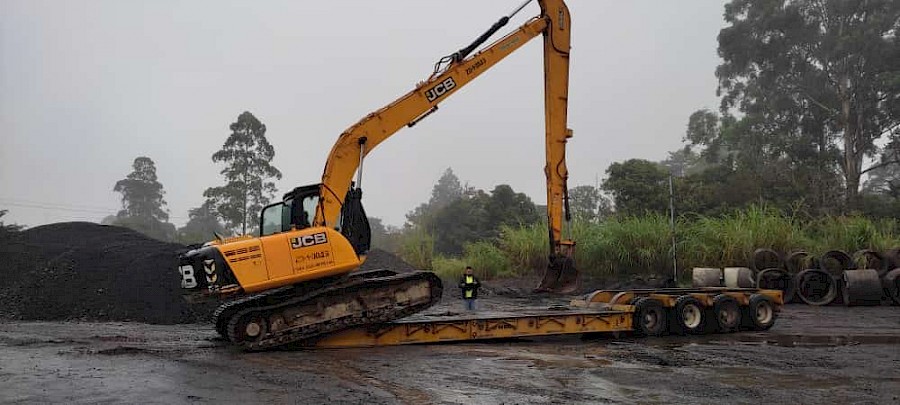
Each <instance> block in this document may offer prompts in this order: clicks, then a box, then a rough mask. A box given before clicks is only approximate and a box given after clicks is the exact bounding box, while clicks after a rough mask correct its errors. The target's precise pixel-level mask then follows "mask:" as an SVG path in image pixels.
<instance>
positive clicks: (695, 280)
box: [691, 267, 722, 287]
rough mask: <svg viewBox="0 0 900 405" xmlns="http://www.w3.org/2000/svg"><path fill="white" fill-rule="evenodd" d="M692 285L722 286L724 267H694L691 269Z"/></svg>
mask: <svg viewBox="0 0 900 405" xmlns="http://www.w3.org/2000/svg"><path fill="white" fill-rule="evenodd" d="M691 285H693V286H694V287H721V286H722V269H719V268H712V267H694V269H693V270H692V271H691Z"/></svg>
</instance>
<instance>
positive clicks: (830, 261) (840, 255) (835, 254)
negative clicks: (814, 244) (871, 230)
mask: <svg viewBox="0 0 900 405" xmlns="http://www.w3.org/2000/svg"><path fill="white" fill-rule="evenodd" d="M819 265H820V267H821V269H822V270H825V271H827V272H828V274H831V275H832V276H834V277H841V274H843V272H844V270H853V269H855V268H856V265H855V264H854V263H853V258H852V257H850V255H848V254H847V252H844V251H843V250H829V251H827V252H825V254H823V255H822V257H821V258H820V259H819Z"/></svg>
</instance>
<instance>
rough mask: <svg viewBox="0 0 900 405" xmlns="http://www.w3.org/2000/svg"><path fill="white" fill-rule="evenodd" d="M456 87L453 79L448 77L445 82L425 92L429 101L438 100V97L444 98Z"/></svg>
mask: <svg viewBox="0 0 900 405" xmlns="http://www.w3.org/2000/svg"><path fill="white" fill-rule="evenodd" d="M454 87H456V82H454V81H453V78H452V77H448V78H447V79H445V80H444V81H442V82H440V83H438V84H436V85H434V87H432V88H430V89H428V91H426V92H425V98H427V99H428V101H434V100H437V98H438V97H440V96H443V95H444V94H445V93H447V92H448V91H450V90H453V88H454Z"/></svg>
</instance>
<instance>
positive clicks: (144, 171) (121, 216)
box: [104, 156, 176, 241]
mask: <svg viewBox="0 0 900 405" xmlns="http://www.w3.org/2000/svg"><path fill="white" fill-rule="evenodd" d="M132 169H133V170H132V172H131V173H129V174H128V176H126V177H125V178H124V179H122V180H119V181H117V182H116V185H115V186H114V187H113V191H115V192H117V193H121V194H122V209H121V210H120V211H119V212H118V213H117V214H116V217H115V220H114V221H113V224H114V225H117V226H123V227H126V228H130V229H133V230H135V231H138V232H140V233H143V234H145V235H147V236H150V237H152V238H156V239H159V240H165V241H171V240H174V238H175V235H176V232H175V226H174V225H172V224H170V223H168V220H169V213H168V211H167V210H166V209H165V208H164V207H165V206H166V201H165V200H164V199H163V196H164V195H165V191H164V190H163V185H162V183H160V182H159V180H158V178H157V177H156V165H155V164H154V163H153V160H152V159H150V158H148V157H145V156H141V157H138V158H136V159H134V163H133V164H132ZM104 221H107V219H104Z"/></svg>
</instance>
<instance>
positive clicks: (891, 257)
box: [882, 247, 900, 269]
mask: <svg viewBox="0 0 900 405" xmlns="http://www.w3.org/2000/svg"><path fill="white" fill-rule="evenodd" d="M882 256H884V259H885V260H887V261H888V264H889V266H888V267H890V268H892V269H896V268H900V247H897V248H893V249H891V250H888V251H887V252H884V253H883V254H882Z"/></svg>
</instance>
